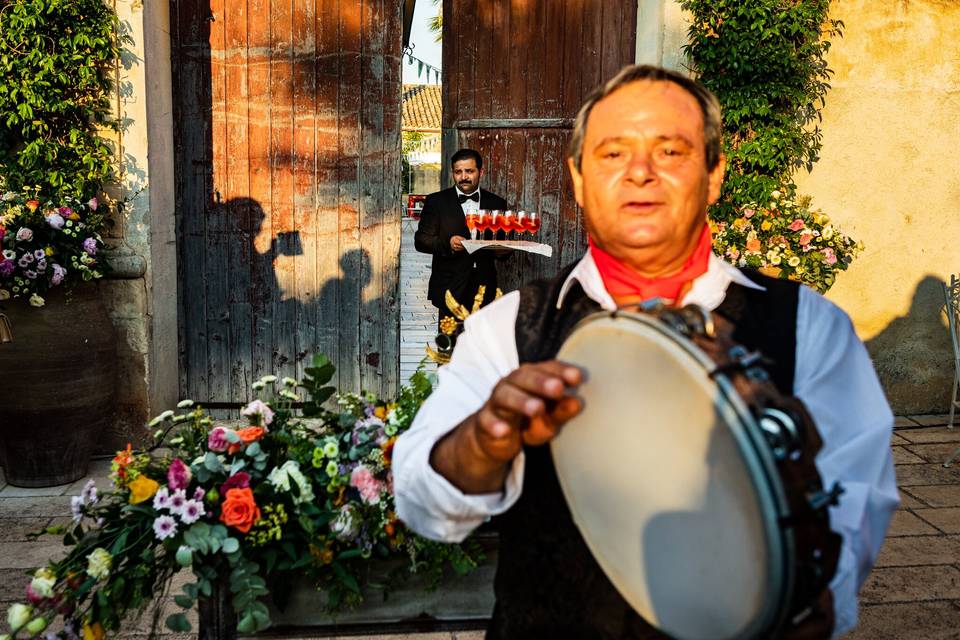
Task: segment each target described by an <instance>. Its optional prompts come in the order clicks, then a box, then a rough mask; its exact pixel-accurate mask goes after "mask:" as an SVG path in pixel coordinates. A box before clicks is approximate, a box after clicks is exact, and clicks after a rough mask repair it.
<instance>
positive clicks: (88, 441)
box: [0, 283, 117, 487]
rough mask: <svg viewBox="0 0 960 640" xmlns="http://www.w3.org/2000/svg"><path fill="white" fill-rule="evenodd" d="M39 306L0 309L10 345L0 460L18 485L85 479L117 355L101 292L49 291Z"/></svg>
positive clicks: (3, 367)
mask: <svg viewBox="0 0 960 640" xmlns="http://www.w3.org/2000/svg"><path fill="white" fill-rule="evenodd" d="M45 298H46V305H44V306H43V307H39V308H38V307H31V306H30V305H29V303H28V302H27V300H24V299H22V298H17V299H15V300H6V301H4V302H2V303H0V313H4V314H6V316H7V318H8V319H9V320H10V324H11V325H12V331H13V341H12V342H7V343H3V344H0V372H2V381H0V456H2V457H0V459H2V462H3V465H4V469H5V471H6V478H7V482H9V483H10V484H12V485H16V486H19V487H49V486H53V485H58V484H66V483H68V482H73V481H74V480H77V479H79V478H82V477H83V476H85V475H86V473H87V467H88V465H89V462H90V454H91V452H92V450H93V448H94V445H95V443H96V442H97V441H98V439H99V438H100V437H101V436H102V434H103V432H104V430H105V427H106V426H107V423H108V421H109V419H110V416H111V414H112V412H113V397H114V390H115V387H116V371H117V349H116V339H115V337H114V331H113V325H112V324H111V322H110V318H109V316H108V315H107V310H106V307H105V306H104V304H103V300H102V299H101V296H100V292H99V288H98V287H97V286H96V284H94V283H84V284H82V285H78V286H76V287H74V288H73V290H72V291H69V292H68V291H67V290H65V289H62V288H61V289H54V290H53V291H51V292H50V293H49V294H48V295H47V296H45Z"/></svg>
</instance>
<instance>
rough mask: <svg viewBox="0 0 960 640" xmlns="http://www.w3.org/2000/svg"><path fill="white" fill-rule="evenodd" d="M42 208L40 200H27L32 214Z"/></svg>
mask: <svg viewBox="0 0 960 640" xmlns="http://www.w3.org/2000/svg"><path fill="white" fill-rule="evenodd" d="M39 206H40V201H39V200H27V209H30V213H33V212H34V211H36V210H37V207H39Z"/></svg>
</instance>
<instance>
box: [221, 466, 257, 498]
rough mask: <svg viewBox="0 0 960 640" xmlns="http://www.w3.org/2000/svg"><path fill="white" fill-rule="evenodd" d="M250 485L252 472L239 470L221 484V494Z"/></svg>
mask: <svg viewBox="0 0 960 640" xmlns="http://www.w3.org/2000/svg"><path fill="white" fill-rule="evenodd" d="M249 486H250V474H249V473H247V472H246V471H238V472H237V473H235V474H233V475H232V476H230V477H229V478H227V481H226V482H224V483H223V484H222V485H220V495H222V496H225V495H227V491H229V490H230V489H246V488H248V487H249Z"/></svg>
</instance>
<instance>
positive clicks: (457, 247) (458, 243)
mask: <svg viewBox="0 0 960 640" xmlns="http://www.w3.org/2000/svg"><path fill="white" fill-rule="evenodd" d="M464 240H466V238H464V237H463V236H453V237H451V238H450V248H451V249H453V250H454V251H463V250H464V249H463V241H464Z"/></svg>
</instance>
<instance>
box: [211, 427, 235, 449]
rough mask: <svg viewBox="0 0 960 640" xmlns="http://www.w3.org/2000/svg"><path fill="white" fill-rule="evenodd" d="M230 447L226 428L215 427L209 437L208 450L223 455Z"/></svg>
mask: <svg viewBox="0 0 960 640" xmlns="http://www.w3.org/2000/svg"><path fill="white" fill-rule="evenodd" d="M229 447H230V441H229V440H227V429H226V427H214V428H213V429H212V430H211V431H210V435H209V436H207V449H210V451H213V452H214V453H223V452H225V451H226V450H227V449H228V448H229Z"/></svg>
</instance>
